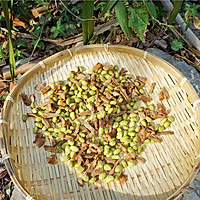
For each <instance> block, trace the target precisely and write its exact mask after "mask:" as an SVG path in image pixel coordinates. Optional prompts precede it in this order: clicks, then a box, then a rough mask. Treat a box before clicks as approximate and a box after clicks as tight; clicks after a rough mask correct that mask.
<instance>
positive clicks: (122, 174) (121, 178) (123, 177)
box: [119, 172, 127, 185]
mask: <svg viewBox="0 0 200 200" xmlns="http://www.w3.org/2000/svg"><path fill="white" fill-rule="evenodd" d="M126 180H127V176H126V175H124V173H123V172H121V174H120V176H119V182H120V184H121V185H124V184H125V182H126Z"/></svg>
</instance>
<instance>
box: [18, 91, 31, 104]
mask: <svg viewBox="0 0 200 200" xmlns="http://www.w3.org/2000/svg"><path fill="white" fill-rule="evenodd" d="M20 96H21V98H22V101H23V102H24V104H25V105H26V106H30V105H31V103H32V101H31V98H30V97H28V95H26V94H25V93H21V95H20Z"/></svg>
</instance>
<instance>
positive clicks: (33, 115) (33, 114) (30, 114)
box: [27, 113, 39, 118]
mask: <svg viewBox="0 0 200 200" xmlns="http://www.w3.org/2000/svg"><path fill="white" fill-rule="evenodd" d="M27 116H28V117H35V118H36V117H39V115H38V114H35V113H27Z"/></svg>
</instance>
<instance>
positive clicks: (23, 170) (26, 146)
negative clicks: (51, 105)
mask: <svg viewBox="0 0 200 200" xmlns="http://www.w3.org/2000/svg"><path fill="white" fill-rule="evenodd" d="M97 62H101V63H103V64H112V65H117V66H119V68H121V67H124V68H125V69H126V70H128V71H129V73H130V74H132V75H133V77H136V76H137V75H139V76H143V77H147V87H146V88H147V91H148V90H149V88H150V85H151V83H152V82H156V87H155V90H154V92H153V94H152V95H151V97H152V98H153V103H154V104H156V102H158V93H159V91H160V88H162V87H165V88H166V89H167V90H168V92H169V94H170V99H169V100H164V101H163V105H164V106H165V107H166V108H167V109H170V111H171V112H170V115H173V116H174V117H175V122H174V123H172V126H171V128H170V130H172V131H174V133H175V134H174V135H167V136H162V139H163V142H162V143H161V144H160V143H155V144H150V145H147V146H146V149H145V151H144V153H143V154H142V157H144V158H145V160H146V162H145V164H140V163H138V164H137V165H136V167H134V168H129V167H128V168H126V170H125V174H126V175H127V176H128V180H127V182H126V183H125V184H124V185H123V186H122V185H120V183H118V182H113V183H110V184H106V183H102V184H101V185H99V184H94V185H90V184H84V186H83V187H80V186H79V185H78V184H77V180H76V179H77V176H76V173H75V171H74V170H72V169H71V168H69V167H68V164H66V163H65V164H63V163H61V162H59V164H58V165H55V166H53V165H49V164H47V161H46V157H47V156H49V155H51V153H49V152H46V151H45V150H44V149H43V148H40V149H39V148H38V147H36V146H35V145H34V144H33V141H34V138H35V135H34V134H33V127H34V119H33V118H29V119H28V120H27V122H26V123H24V122H22V120H21V116H22V114H24V113H30V112H31V109H30V107H27V106H25V105H24V103H23V102H22V100H21V98H20V94H21V93H22V92H24V93H26V94H35V96H36V104H39V102H43V101H44V98H43V96H42V95H41V94H40V93H39V92H37V91H36V90H35V89H34V87H35V85H36V84H37V83H38V82H39V81H42V82H45V83H47V84H49V83H50V82H56V81H58V80H66V76H67V74H69V72H70V71H71V70H73V68H74V66H77V65H78V66H84V67H85V69H86V71H89V70H90V69H91V68H92V67H93V66H94V65H95V64H96V63H97ZM182 80H183V81H182ZM11 97H12V98H13V99H14V102H12V101H10V100H9V99H8V100H7V101H6V103H5V106H4V109H3V111H2V116H1V119H4V120H5V121H6V122H7V123H8V125H6V124H3V123H2V124H1V148H2V153H3V154H4V155H6V154H8V153H9V154H11V157H12V158H10V159H7V160H6V162H5V164H6V166H7V169H8V171H9V173H10V175H11V178H12V179H13V181H14V183H15V185H16V186H17V187H18V188H19V189H20V191H21V192H22V193H23V195H24V196H25V197H28V196H29V195H30V196H33V197H34V198H36V199H48V200H50V199H82V200H84V199H85V200H86V199H87V200H89V199H91V200H93V199H95V200H96V199H97V200H99V199H102V200H103V199H106V200H110V199H111V200H112V199H113V200H115V199H124V200H125V199H141V200H142V199H144V200H147V199H148V200H149V199H159V200H162V199H163V200H164V199H170V198H176V197H177V196H178V195H179V194H181V193H182V192H183V191H184V189H185V188H186V187H187V185H188V184H189V183H190V182H191V180H192V179H193V178H194V176H195V174H196V173H197V172H198V165H199V164H200V157H199V155H200V128H199V125H200V123H199V119H200V104H199V103H197V104H196V103H195V102H197V100H198V99H199V96H198V95H197V94H196V92H195V90H194V88H193V87H192V86H191V85H190V83H189V82H188V81H187V80H185V79H184V76H183V75H182V74H181V73H180V72H178V71H177V70H176V69H175V68H174V67H173V66H171V65H170V64H168V63H167V62H165V61H163V60H161V59H159V58H157V57H156V56H153V55H151V54H149V53H146V52H144V51H141V50H137V49H134V48H130V47H125V46H113V45H109V46H108V48H107V47H106V48H104V46H103V45H90V46H84V47H79V48H74V49H71V50H70V53H69V52H68V51H65V52H60V53H58V54H56V55H54V56H52V57H50V58H48V59H46V60H44V61H43V63H42V64H41V63H40V64H37V65H36V66H35V67H34V68H33V69H31V70H30V71H29V72H27V73H26V74H25V75H24V76H23V77H22V79H21V80H20V81H19V82H18V84H17V86H16V87H15V88H14V90H13V91H12V93H11ZM58 157H59V156H58Z"/></svg>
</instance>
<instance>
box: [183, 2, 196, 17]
mask: <svg viewBox="0 0 200 200" xmlns="http://www.w3.org/2000/svg"><path fill="white" fill-rule="evenodd" d="M199 9H200V5H199V4H195V3H193V4H192V6H191V5H190V4H189V3H186V4H185V10H186V11H189V12H190V13H191V14H192V15H193V16H197V14H198V10H199Z"/></svg>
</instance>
